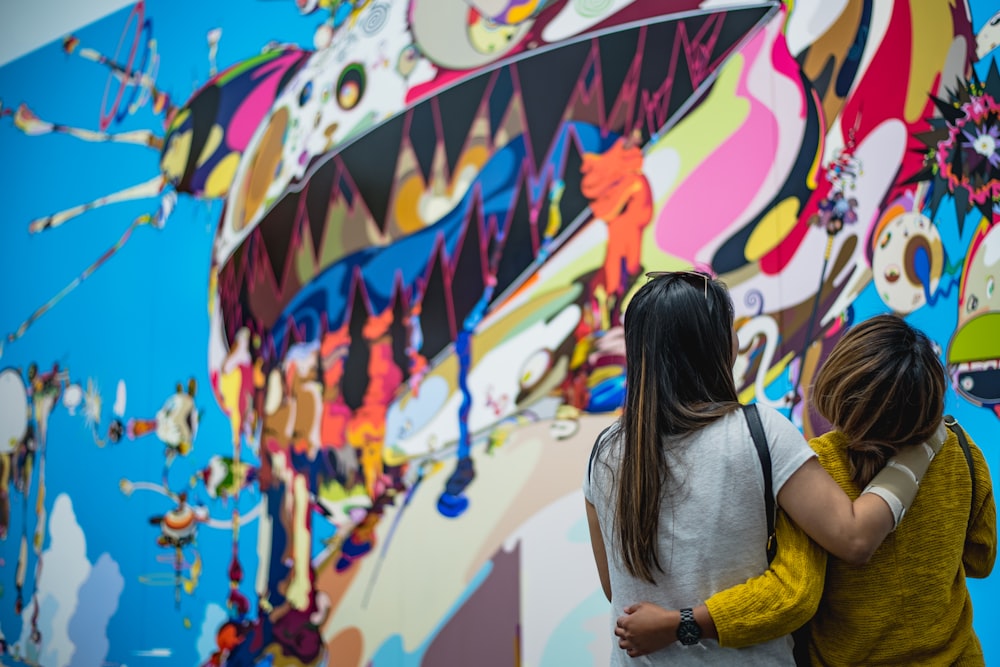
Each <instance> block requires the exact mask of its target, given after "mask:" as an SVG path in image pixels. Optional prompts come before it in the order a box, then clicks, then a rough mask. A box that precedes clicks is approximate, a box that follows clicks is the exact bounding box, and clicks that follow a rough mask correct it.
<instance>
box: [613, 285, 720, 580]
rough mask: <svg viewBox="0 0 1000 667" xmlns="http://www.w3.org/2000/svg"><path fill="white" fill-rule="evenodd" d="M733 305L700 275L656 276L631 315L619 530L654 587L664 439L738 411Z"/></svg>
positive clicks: (629, 555) (633, 565)
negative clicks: (736, 409)
mask: <svg viewBox="0 0 1000 667" xmlns="http://www.w3.org/2000/svg"><path fill="white" fill-rule="evenodd" d="M732 325H733V303H732V301H731V299H730V298H729V293H728V292H727V291H726V288H725V286H724V285H723V284H722V283H721V282H719V281H717V280H713V279H712V278H711V277H709V276H707V275H704V274H700V273H694V272H672V273H664V274H657V275H655V277H653V278H652V279H651V280H650V281H648V282H647V283H646V284H645V285H643V286H642V287H641V288H640V289H639V291H638V292H636V294H635V296H634V297H633V298H632V301H631V302H630V303H629V306H628V310H627V311H626V313H625V360H626V362H625V365H626V376H625V378H626V379H625V381H626V392H625V406H624V410H623V412H622V416H621V420H620V422H619V423H620V430H621V433H622V437H623V444H622V457H621V463H620V468H619V475H618V480H617V481H618V484H617V504H616V513H615V522H616V525H617V527H618V537H619V540H620V544H621V554H622V560H623V562H624V565H625V567H626V568H627V569H628V571H629V572H630V573H631V574H632V575H633V576H635V577H637V578H642V579H645V580H647V581H649V582H651V583H652V582H654V579H653V570H654V569H656V570H659V571H660V572H662V571H663V568H662V567H661V565H660V562H659V558H658V557H657V544H658V532H659V515H660V503H661V500H662V497H663V491H664V486H665V484H666V483H667V480H668V478H669V472H670V471H669V470H668V466H667V457H666V451H665V449H664V447H665V446H666V442H665V440H664V438H665V437H666V436H676V435H683V434H686V433H691V432H693V431H697V430H698V429H700V428H703V427H704V426H707V425H708V424H710V423H712V422H713V421H715V420H716V419H718V418H719V417H721V416H723V415H724V414H726V413H728V412H730V411H732V410H733V409H735V408H737V407H738V406H739V399H738V397H737V394H736V386H735V383H734V381H733V372H732V368H733V362H734V361H735V360H734V359H733V345H732V336H733V331H732Z"/></svg>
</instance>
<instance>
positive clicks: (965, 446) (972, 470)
mask: <svg viewBox="0 0 1000 667" xmlns="http://www.w3.org/2000/svg"><path fill="white" fill-rule="evenodd" d="M944 423H945V426H947V427H948V428H950V429H951V432H952V433H954V434H955V435H956V436H957V437H958V444H959V446H961V447H962V453H963V454H965V462H966V463H968V464H969V477H970V478H972V507H970V508H969V521H970V522H971V521H972V512H973V510H975V508H976V467H975V465H974V464H973V462H972V451H971V450H970V449H969V439H968V438H967V437H966V435H965V431H964V430H963V429H962V427H961V425H960V424H959V423H958V421H957V420H956V419H955V418H954V417H952V416H951V415H945V416H944Z"/></svg>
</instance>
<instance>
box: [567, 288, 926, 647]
mask: <svg viewBox="0 0 1000 667" xmlns="http://www.w3.org/2000/svg"><path fill="white" fill-rule="evenodd" d="M733 317H734V312H733V305H732V301H731V300H730V297H729V294H728V292H727V290H726V288H725V286H724V285H723V284H722V283H721V282H719V281H717V280H714V279H712V278H711V277H710V276H708V275H706V274H701V273H696V272H687V271H680V272H666V273H655V274H650V279H649V280H648V281H647V282H646V283H645V284H644V285H643V286H642V287H640V288H639V290H638V291H637V292H636V293H635V294H634V296H633V297H632V299H631V301H630V303H629V304H628V306H627V310H626V312H625V317H624V327H625V353H626V387H627V389H626V398H625V405H624V409H623V411H622V414H621V417H620V419H619V420H618V421H617V422H616V423H615V424H613V425H612V426H611V427H610V428H609V429H608V430H606V431H605V432H604V433H602V435H601V437H599V438H598V441H597V442H596V443H595V446H594V451H593V454H592V456H591V461H590V465H589V466H588V472H587V476H586V479H585V481H584V496H585V498H586V500H587V505H586V508H587V516H588V521H589V525H590V532H591V542H592V545H593V549H594V557H595V560H596V563H597V566H598V571H599V574H600V578H601V584H602V587H603V589H604V592H605V594H606V595H607V597H608V599H609V601H610V602H611V604H612V613H611V619H612V622H614V620H615V619H616V618H617V617H619V616H621V615H622V614H623V612H624V610H625V609H626V607H629V606H630V605H633V604H634V603H637V602H641V601H645V602H648V603H651V604H652V605H654V606H657V607H658V608H664V609H680V610H681V611H680V613H679V616H677V619H678V621H679V622H678V623H677V624H676V626H674V627H673V628H671V630H672V631H673V632H672V633H671V634H669V635H668V636H666V637H662V636H661V639H664V640H665V642H666V643H665V646H664V647H663V648H662V650H657V651H655V652H653V653H651V654H650V655H648V656H647V657H646V658H644V661H648V662H647V664H666V663H667V662H668V661H669V662H671V664H673V663H674V662H677V661H680V662H688V663H692V664H694V663H705V662H709V663H711V664H719V663H726V662H728V663H730V664H740V665H750V664H761V665H765V664H766V665H780V664H792V650H791V640H790V638H788V637H779V638H776V639H774V640H772V641H770V642H765V643H762V644H756V645H754V646H748V647H746V648H743V649H732V648H723V647H720V645H719V644H718V642H716V641H714V640H712V639H710V637H712V636H713V635H714V634H715V628H714V627H713V626H712V618H711V616H710V615H709V614H708V611H707V609H706V607H705V606H704V605H702V604H700V603H701V602H703V601H704V600H706V599H708V598H709V597H710V596H711V595H712V594H714V593H716V592H719V591H722V590H724V589H726V588H729V587H731V586H734V585H736V584H739V583H742V582H744V581H746V580H747V579H749V578H751V577H754V576H755V575H759V574H761V573H762V572H764V571H765V570H766V569H767V566H768V555H767V548H766V547H767V544H766V542H767V530H766V528H767V517H766V514H765V505H764V501H763V489H764V487H765V484H764V481H763V474H764V473H763V472H762V467H761V463H760V461H759V460H758V454H757V452H756V450H755V445H754V440H753V438H752V435H751V431H750V428H749V426H748V424H749V421H748V419H747V418H745V413H744V411H743V410H741V406H740V403H739V400H738V397H737V392H736V386H735V383H734V380H733V373H732V368H733V363H734V361H735V357H736V335H735V333H734V331H733ZM757 413H758V414H759V417H760V421H761V423H762V426H763V433H764V435H765V438H766V442H767V445H766V446H767V449H768V454H769V458H770V461H771V464H770V466H769V471H770V474H771V487H772V489H773V493H774V497H775V500H776V501H777V504H778V505H779V506H780V507H782V508H783V509H784V510H785V511H786V512H787V513H788V515H790V516H791V517H792V519H794V520H795V522H796V523H798V524H799V525H800V526H802V527H803V529H805V531H806V532H807V533H808V534H809V535H811V536H812V537H813V539H815V540H816V542H818V543H819V545H821V546H822V547H824V548H825V549H828V550H829V551H830V552H831V553H834V554H836V555H838V556H839V557H841V558H843V559H845V560H847V561H849V562H855V563H863V562H865V561H866V560H867V559H868V558H869V557H870V555H871V553H872V552H873V551H874V550H875V549H876V548H877V547H878V545H879V544H880V543H881V542H882V540H883V539H884V538H885V536H886V535H887V534H888V533H889V532H890V531H891V530H892V529H893V527H894V526H895V524H896V521H897V520H898V518H899V516H901V514H902V512H903V511H905V508H906V505H907V497H906V496H907V494H906V493H900V491H899V489H898V488H896V487H886V488H883V486H882V485H881V482H880V480H878V479H876V480H874V481H873V486H872V489H871V491H872V492H870V493H865V494H862V495H861V496H860V497H859V498H858V499H857V500H856V501H855V502H852V501H851V499H849V498H848V497H847V495H846V494H845V493H844V491H843V490H842V489H841V488H840V487H839V486H838V485H837V483H836V482H835V481H834V480H833V479H832V478H831V477H830V475H829V474H827V472H826V471H825V470H824V469H823V467H822V466H821V465H820V463H819V462H818V461H817V459H816V456H815V454H814V453H813V451H812V450H811V449H810V448H809V446H808V445H807V443H806V442H805V439H804V438H803V437H802V434H801V433H800V432H799V431H798V430H797V429H796V428H795V427H794V425H792V424H791V422H789V421H788V420H787V419H785V418H784V417H783V416H782V415H781V414H779V413H778V412H777V411H775V410H773V409H770V408H767V407H763V406H758V409H757ZM938 444H939V443H938ZM920 456H924V459H925V460H924V461H923V465H922V466H921V465H919V463H920V462H919V461H918V462H917V463H918V464H917V465H913V462H910V467H911V468H912V469H913V470H914V475H913V479H914V484H915V483H916V481H919V478H920V476H921V475H922V474H923V472H924V470H925V469H926V463H927V462H928V461H929V458H930V456H925V455H924V454H923V452H919V453H918V458H919V457H920ZM812 604H813V605H815V600H814V601H813V602H812ZM694 644H699V645H700V646H701V647H703V648H705V649H708V650H691V651H684V650H682V649H683V648H685V645H694ZM639 653H644V651H640V650H638V649H637V650H634V651H633V650H632V649H631V648H630V647H626V650H622V651H615V652H614V653H613V658H612V664H617V665H624V664H631V663H630V656H632V655H633V654H634V655H638V654H639Z"/></svg>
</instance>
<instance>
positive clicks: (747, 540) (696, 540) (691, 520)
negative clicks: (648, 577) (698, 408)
mask: <svg viewBox="0 0 1000 667" xmlns="http://www.w3.org/2000/svg"><path fill="white" fill-rule="evenodd" d="M758 409H759V412H760V416H761V421H762V422H763V425H764V433H765V434H766V436H767V444H768V448H769V449H770V452H771V469H772V486H773V492H774V494H775V495H777V493H778V491H779V490H780V489H781V487H782V486H783V485H784V483H785V482H786V481H787V480H788V478H789V477H790V476H791V475H792V473H794V472H795V471H796V470H798V469H799V467H800V466H801V465H802V464H803V463H805V462H806V461H807V460H808V459H810V458H811V457H813V456H815V454H814V453H813V451H812V450H811V449H810V448H809V445H808V444H807V443H806V441H805V438H803V436H802V434H801V433H800V432H799V431H798V429H796V428H795V426H794V425H793V424H792V423H791V422H789V421H788V420H787V419H786V418H785V417H784V416H782V415H781V414H780V413H778V412H777V411H776V410H774V409H773V408H769V407H766V406H762V405H758ZM617 430H618V429H617V427H612V428H611V429H610V430H609V431H608V432H607V433H606V434H605V436H604V439H603V440H602V442H601V443H600V444H599V445H598V450H597V453H596V456H595V457H594V460H593V462H592V463H591V465H590V472H589V475H588V476H587V478H586V479H584V483H583V494H584V497H586V499H587V500H588V501H590V502H591V503H592V504H593V505H594V507H595V508H596V509H597V515H598V518H599V520H600V524H601V534H602V535H603V537H604V545H605V548H606V550H607V552H608V569H609V571H610V575H611V595H612V599H611V628H610V632H612V633H613V632H614V624H615V620H616V619H617V618H618V616H620V615H621V613H622V610H623V609H624V608H625V607H626V606H627V605H630V604H633V603H636V602H643V601H647V602H652V603H654V604H658V605H660V606H661V607H664V608H666V609H682V608H684V607H694V606H696V605H698V604H701V603H702V602H704V601H705V600H706V599H708V598H709V597H711V596H712V595H713V594H714V593H717V592H719V591H722V590H725V589H727V588H730V587H731V586H734V585H736V584H740V583H743V582H744V581H746V580H747V579H749V578H751V577H753V576H756V575H758V574H760V573H762V572H764V571H765V570H766V569H767V554H766V540H767V518H766V516H765V510H764V476H763V473H762V472H761V467H760V459H758V458H757V451H756V449H755V447H754V443H753V438H752V437H751V435H750V429H749V428H748V427H747V424H746V420H745V418H744V416H743V412H742V411H741V410H734V411H733V412H731V413H729V414H728V415H726V416H725V417H722V418H721V419H719V420H718V421H716V422H714V423H712V424H711V425H709V426H707V427H705V428H703V429H701V430H700V431H698V432H697V433H694V434H690V435H686V436H683V437H679V438H672V439H670V440H669V442H668V444H669V445H670V448H669V452H670V453H669V454H668V459H667V461H668V465H669V467H670V469H671V470H672V474H673V483H672V484H671V485H670V486H669V487H668V489H667V492H666V493H665V496H664V498H663V500H662V502H661V504H660V527H659V559H660V565H661V566H662V567H663V570H664V572H663V573H659V572H654V578H655V579H656V583H655V584H650V583H649V582H647V581H644V580H641V579H637V578H635V577H633V576H632V575H630V574H629V573H628V570H626V569H625V567H624V565H623V564H622V561H621V558H620V555H619V553H618V551H619V550H618V540H617V536H616V532H615V530H614V514H615V498H616V491H615V479H616V475H615V474H614V473H613V472H612V471H616V470H617V469H618V462H619V459H620V456H621V438H620V437H619V436H618V434H617ZM791 646H792V643H791V638H790V637H783V638H780V639H776V640H774V641H771V642H767V643H764V644H757V645H755V646H750V647H747V648H744V649H727V648H721V647H719V645H718V642H716V641H714V640H703V641H702V642H701V646H693V647H684V646H681V645H680V644H679V643H677V642H674V643H672V644H671V645H670V646H668V647H667V648H665V649H663V650H661V651H657V652H656V653H653V654H651V655H649V656H644V657H642V658H630V657H628V656H627V655H626V654H625V652H624V651H622V650H621V649H620V648H618V644H617V641H614V642H612V649H611V650H612V656H611V664H612V665H622V666H629V667H635V666H637V665H665V664H668V662H669V664H671V665H673V664H685V665H701V664H711V665H718V664H732V665H792V664H794V663H793V660H792V652H791Z"/></svg>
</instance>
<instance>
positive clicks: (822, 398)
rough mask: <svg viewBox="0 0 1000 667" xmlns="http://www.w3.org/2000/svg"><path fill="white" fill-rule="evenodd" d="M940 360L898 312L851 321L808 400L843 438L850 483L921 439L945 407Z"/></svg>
mask: <svg viewBox="0 0 1000 667" xmlns="http://www.w3.org/2000/svg"><path fill="white" fill-rule="evenodd" d="M945 378H946V375H945V370H944V365H943V364H942V363H941V360H940V359H939V358H938V355H937V352H936V350H935V349H934V345H933V343H931V341H930V339H929V338H928V337H927V336H926V335H925V334H924V333H923V332H922V331H920V330H919V329H915V328H913V327H912V326H910V325H909V324H907V323H906V322H905V321H903V319H902V318H900V317H898V316H896V315H878V316H876V317H872V318H871V319H868V320H865V321H864V322H861V323H859V324H857V325H855V326H854V327H852V328H851V329H850V330H849V331H848V332H847V333H846V334H845V335H844V337H843V338H841V339H840V340H839V341H838V342H837V344H836V345H835V346H834V348H833V351H832V352H831V353H830V356H829V357H828V358H827V360H826V361H825V362H824V364H823V367H822V368H821V369H820V371H819V374H818V375H817V376H816V384H815V385H814V387H813V392H812V400H813V406H814V407H815V408H816V410H817V411H818V412H819V413H820V414H821V415H823V417H824V418H825V419H826V420H827V421H829V422H830V423H831V424H833V426H834V428H836V429H837V430H838V431H840V432H841V433H843V434H844V435H845V436H847V439H848V445H847V456H848V459H849V460H850V463H851V472H852V476H853V479H854V482H855V483H856V484H857V485H858V486H859V487H864V486H865V485H867V484H868V482H870V481H871V479H872V477H874V476H875V473H877V472H878V471H879V470H881V469H882V467H883V466H884V465H885V462H886V461H887V460H888V459H889V457H891V456H892V455H893V454H895V453H896V451H897V450H898V449H899V448H900V447H905V446H907V445H916V444H919V443H921V442H923V441H925V440H927V439H928V438H929V437H931V435H932V434H933V433H934V431H935V430H936V429H937V427H938V424H939V423H940V421H941V418H942V415H943V413H944V394H945V389H946V387H947V382H946V379H945Z"/></svg>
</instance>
